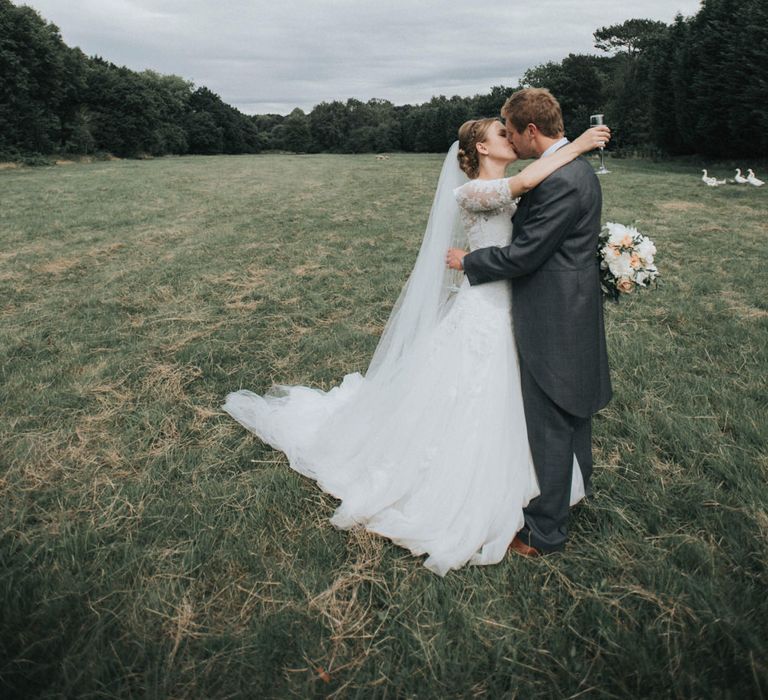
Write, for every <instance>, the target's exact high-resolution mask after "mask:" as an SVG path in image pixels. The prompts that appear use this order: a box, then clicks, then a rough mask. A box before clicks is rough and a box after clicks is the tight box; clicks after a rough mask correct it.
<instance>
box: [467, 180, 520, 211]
mask: <svg viewBox="0 0 768 700" xmlns="http://www.w3.org/2000/svg"><path fill="white" fill-rule="evenodd" d="M453 194H454V195H455V197H456V200H457V201H458V203H459V205H460V206H461V207H464V208H465V209H473V210H479V209H496V208H498V207H501V206H503V205H505V204H508V203H509V202H510V200H511V195H510V192H509V182H508V179H507V178H499V179H495V180H480V179H474V180H470V181H469V182H465V183H464V184H463V185H461V186H459V187H457V188H456V189H455V190H454V191H453Z"/></svg>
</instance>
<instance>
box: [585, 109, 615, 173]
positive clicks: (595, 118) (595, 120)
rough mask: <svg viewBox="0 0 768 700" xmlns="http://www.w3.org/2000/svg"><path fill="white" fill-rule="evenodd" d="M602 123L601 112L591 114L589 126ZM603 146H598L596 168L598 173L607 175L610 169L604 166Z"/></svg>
mask: <svg viewBox="0 0 768 700" xmlns="http://www.w3.org/2000/svg"><path fill="white" fill-rule="evenodd" d="M602 124H605V121H603V115H602V114H593V115H592V116H590V118H589V125H590V126H601V125H602ZM603 150H604V149H603V147H602V146H600V169H599V170H597V171H596V172H597V174H598V175H607V174H608V173H609V172H611V171H610V170H608V168H606V167H605V156H604V154H603Z"/></svg>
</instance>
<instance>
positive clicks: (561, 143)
mask: <svg viewBox="0 0 768 700" xmlns="http://www.w3.org/2000/svg"><path fill="white" fill-rule="evenodd" d="M566 143H568V139H567V138H565V136H563V138H561V139H560V140H559V141H555V143H553V144H552V145H551V146H550V147H549V148H548V149H547V150H546V151H544V153H542V154H541V157H542V158H544V157H545V156H549V155H552V154H553V153H554V152H555V151H556V150H557V149H558V148H562V147H563V146H565V144H566Z"/></svg>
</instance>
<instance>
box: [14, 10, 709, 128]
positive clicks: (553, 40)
mask: <svg viewBox="0 0 768 700" xmlns="http://www.w3.org/2000/svg"><path fill="white" fill-rule="evenodd" d="M14 2H15V3H16V4H19V5H20V4H25V5H30V6H31V7H33V8H35V9H36V10H38V11H39V12H40V13H41V14H42V16H43V17H44V18H45V19H46V20H48V21H49V22H53V23H54V24H56V25H57V26H58V27H59V29H60V30H61V34H62V37H63V38H64V41H65V42H66V43H67V44H69V45H70V46H79V47H80V48H81V49H82V50H83V51H84V52H85V53H86V54H88V55H94V54H96V55H99V56H102V57H103V58H105V59H107V60H109V61H112V62H113V63H116V64H118V65H127V66H128V67H129V68H132V69H134V70H144V69H145V68H151V69H153V70H156V71H158V72H160V73H174V74H176V75H180V76H182V77H184V78H186V79H188V80H192V81H194V83H195V85H197V86H201V85H205V86H206V87H208V88H210V89H211V90H213V91H214V92H215V93H217V94H218V95H220V96H221V98H222V99H223V100H224V101H225V102H227V103H228V104H231V105H233V106H235V107H237V108H238V109H240V110H242V111H243V112H246V113H247V114H264V113H268V112H277V113H281V114H287V113H288V112H290V111H291V110H292V109H293V108H294V107H301V108H302V109H304V110H307V111H309V110H310V109H311V108H312V107H313V106H314V105H316V104H317V103H318V102H322V101H324V100H325V101H330V100H334V99H341V100H346V99H347V98H349V97H356V98H358V99H361V100H368V99H370V98H372V97H380V98H383V99H387V100H391V101H392V102H394V103H395V104H406V103H411V104H418V103H421V102H425V101H427V100H429V98H430V97H432V96H433V95H441V94H442V95H447V96H451V95H462V96H471V95H475V94H477V93H484V92H488V90H489V89H490V88H491V86H493V85H509V86H514V85H517V82H518V79H519V78H520V76H521V75H522V74H523V73H524V72H525V70H526V69H527V68H530V67H532V66H535V65H538V64H540V63H545V62H546V61H559V60H561V59H562V58H564V57H565V56H567V55H568V54H569V53H571V52H573V53H594V52H595V50H594V49H593V47H592V33H593V32H594V31H595V29H597V28H598V27H601V26H605V25H610V24H616V23H618V22H623V21H624V20H626V19H630V18H643V19H656V20H662V21H664V22H671V21H672V20H673V18H674V16H675V15H676V14H677V13H678V12H680V13H682V14H683V15H686V16H689V15H694V14H696V12H697V11H698V9H699V4H700V3H699V0H583V1H580V0H538V1H534V2H531V1H529V0H527V1H526V2H521V1H520V0H494V1H493V2H490V1H488V0H462V1H454V0H422V1H419V0H373V1H372V0H357V1H356V0H316V1H313V0H271V1H269V2H265V1H264V0H24V1H22V0H14Z"/></svg>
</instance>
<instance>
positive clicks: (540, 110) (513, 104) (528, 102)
mask: <svg viewBox="0 0 768 700" xmlns="http://www.w3.org/2000/svg"><path fill="white" fill-rule="evenodd" d="M501 115H502V116H503V117H505V118H506V119H509V121H511V122H512V126H514V127H515V130H516V131H517V133H518V134H519V133H522V132H523V131H525V129H526V127H527V126H528V125H529V124H535V125H536V128H537V129H538V130H539V131H540V132H541V133H542V134H544V136H548V137H549V138H556V137H557V136H561V135H562V134H563V131H564V130H565V129H564V127H563V113H562V111H561V110H560V103H559V102H558V101H557V100H556V99H555V97H554V95H553V94H552V93H551V92H550V91H549V90H547V89H546V88H523V89H522V90H518V91H517V92H513V93H512V94H511V95H510V96H509V97H508V98H507V101H506V102H505V103H504V106H503V107H502V108H501Z"/></svg>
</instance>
